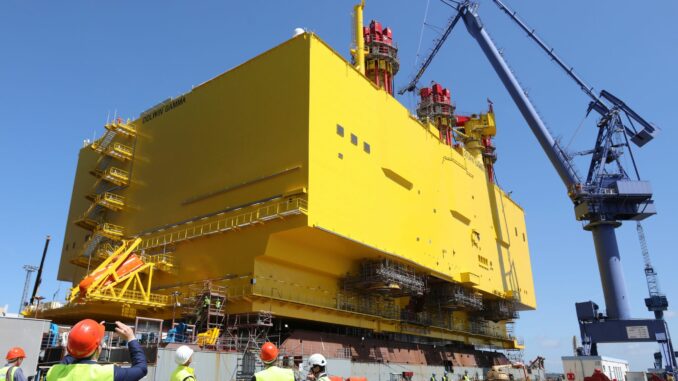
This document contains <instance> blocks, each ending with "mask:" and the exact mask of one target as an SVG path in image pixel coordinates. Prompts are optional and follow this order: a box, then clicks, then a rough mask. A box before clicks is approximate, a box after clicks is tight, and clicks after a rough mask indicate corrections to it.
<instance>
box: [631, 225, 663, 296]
mask: <svg viewBox="0 0 678 381" xmlns="http://www.w3.org/2000/svg"><path fill="white" fill-rule="evenodd" d="M636 231H637V232H638V241H640V251H641V252H642V254H643V263H644V264H645V277H646V278H647V291H648V293H649V294H650V296H654V295H661V292H660V291H659V281H658V280H657V272H655V271H654V267H652V260H651V259H650V251H649V250H648V248H647V240H646V239H645V231H644V230H643V225H641V224H640V222H636Z"/></svg>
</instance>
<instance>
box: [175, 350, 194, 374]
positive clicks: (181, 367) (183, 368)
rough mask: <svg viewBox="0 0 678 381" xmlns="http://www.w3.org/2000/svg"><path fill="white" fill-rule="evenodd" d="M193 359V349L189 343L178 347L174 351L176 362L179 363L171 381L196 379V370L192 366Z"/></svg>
mask: <svg viewBox="0 0 678 381" xmlns="http://www.w3.org/2000/svg"><path fill="white" fill-rule="evenodd" d="M192 361H193V349H191V347H189V346H187V345H182V346H180V347H179V348H177V351H176V352H175V353H174V362H175V363H177V367H176V369H174V372H172V377H170V381H195V370H194V369H193V368H191V367H190V366H189V365H191V362H192Z"/></svg>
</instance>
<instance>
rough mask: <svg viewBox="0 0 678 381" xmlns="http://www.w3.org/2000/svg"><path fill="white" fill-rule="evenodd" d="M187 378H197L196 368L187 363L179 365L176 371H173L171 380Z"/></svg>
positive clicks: (177, 380)
mask: <svg viewBox="0 0 678 381" xmlns="http://www.w3.org/2000/svg"><path fill="white" fill-rule="evenodd" d="M185 380H195V369H193V368H190V367H188V366H186V365H179V366H178V367H177V368H176V369H174V372H172V377H170V381H185Z"/></svg>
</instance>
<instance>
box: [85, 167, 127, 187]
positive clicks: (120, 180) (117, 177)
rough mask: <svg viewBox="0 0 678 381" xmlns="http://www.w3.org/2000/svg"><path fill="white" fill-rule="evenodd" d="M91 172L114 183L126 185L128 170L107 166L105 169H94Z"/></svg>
mask: <svg viewBox="0 0 678 381" xmlns="http://www.w3.org/2000/svg"><path fill="white" fill-rule="evenodd" d="M92 173H93V174H94V175H95V176H97V177H99V178H101V179H103V180H106V181H108V182H110V183H113V184H115V185H127V182H128V181H129V172H127V171H125V170H122V169H120V168H116V167H109V168H108V169H106V170H105V171H99V170H94V171H93V172H92Z"/></svg>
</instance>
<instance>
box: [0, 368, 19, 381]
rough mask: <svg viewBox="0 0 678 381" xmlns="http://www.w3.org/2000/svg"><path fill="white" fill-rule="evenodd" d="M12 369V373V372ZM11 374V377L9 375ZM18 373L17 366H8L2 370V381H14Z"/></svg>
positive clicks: (0, 377)
mask: <svg viewBox="0 0 678 381" xmlns="http://www.w3.org/2000/svg"><path fill="white" fill-rule="evenodd" d="M10 369H11V371H10ZM8 372H9V376H8V375H7V373H8ZM15 372H16V367H15V366H6V367H4V368H0V381H5V380H7V381H14V373H15Z"/></svg>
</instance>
